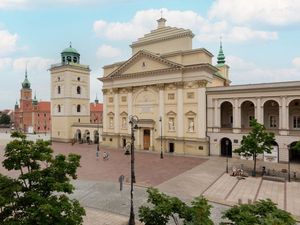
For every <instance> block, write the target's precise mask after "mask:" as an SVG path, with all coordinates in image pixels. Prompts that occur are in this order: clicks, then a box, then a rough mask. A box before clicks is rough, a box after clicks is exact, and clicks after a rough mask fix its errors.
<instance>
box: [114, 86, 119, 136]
mask: <svg viewBox="0 0 300 225" xmlns="http://www.w3.org/2000/svg"><path fill="white" fill-rule="evenodd" d="M113 91H114V113H115V121H114V131H115V133H116V134H118V133H119V131H120V124H119V119H120V108H119V92H118V89H117V88H115V89H114V90H113Z"/></svg>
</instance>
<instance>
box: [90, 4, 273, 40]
mask: <svg viewBox="0 0 300 225" xmlns="http://www.w3.org/2000/svg"><path fill="white" fill-rule="evenodd" d="M160 10H161V9H149V10H142V11H137V12H136V13H135V15H134V17H133V18H132V19H131V20H130V21H128V22H107V21H104V20H98V21H95V22H94V24H93V30H94V32H95V34H96V35H97V36H98V37H104V38H106V39H109V40H115V41H116V40H130V41H134V40H136V39H137V38H139V37H142V36H143V35H144V34H146V33H149V32H150V30H152V29H155V28H156V26H157V25H156V20H157V19H158V18H160ZM163 15H164V17H165V18H167V20H168V21H167V26H174V27H180V28H181V27H182V28H186V29H191V30H192V31H193V32H194V33H195V35H196V36H197V39H198V40H201V41H216V40H218V39H219V36H220V35H221V34H222V35H223V36H224V39H225V40H229V41H233V42H234V41H248V40H254V39H255V40H274V39H277V38H278V35H277V33H276V32H269V31H262V30H254V29H251V28H249V27H243V26H231V25H230V24H229V23H228V22H226V21H225V20H221V21H211V20H208V19H206V18H204V17H202V16H201V15H199V14H197V13H196V12H194V11H191V10H187V11H179V10H168V9H163Z"/></svg>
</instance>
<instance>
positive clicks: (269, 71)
mask: <svg viewBox="0 0 300 225" xmlns="http://www.w3.org/2000/svg"><path fill="white" fill-rule="evenodd" d="M226 59H227V60H226V63H227V64H228V65H229V66H230V74H229V76H230V79H231V80H232V81H233V84H249V83H270V82H280V81H293V80H299V78H300V67H299V68H297V67H289V68H263V67H261V66H260V65H256V64H255V63H253V62H249V61H247V60H244V59H242V58H240V57H238V56H232V55H231V56H228V57H227V58H226Z"/></svg>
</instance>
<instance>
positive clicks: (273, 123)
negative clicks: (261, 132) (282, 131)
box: [270, 116, 277, 128]
mask: <svg viewBox="0 0 300 225" xmlns="http://www.w3.org/2000/svg"><path fill="white" fill-rule="evenodd" d="M276 127H277V118H276V116H270V128H276Z"/></svg>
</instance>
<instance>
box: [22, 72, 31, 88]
mask: <svg viewBox="0 0 300 225" xmlns="http://www.w3.org/2000/svg"><path fill="white" fill-rule="evenodd" d="M22 88H24V89H30V82H29V80H28V78H27V69H26V71H25V79H24V81H23V83H22Z"/></svg>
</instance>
